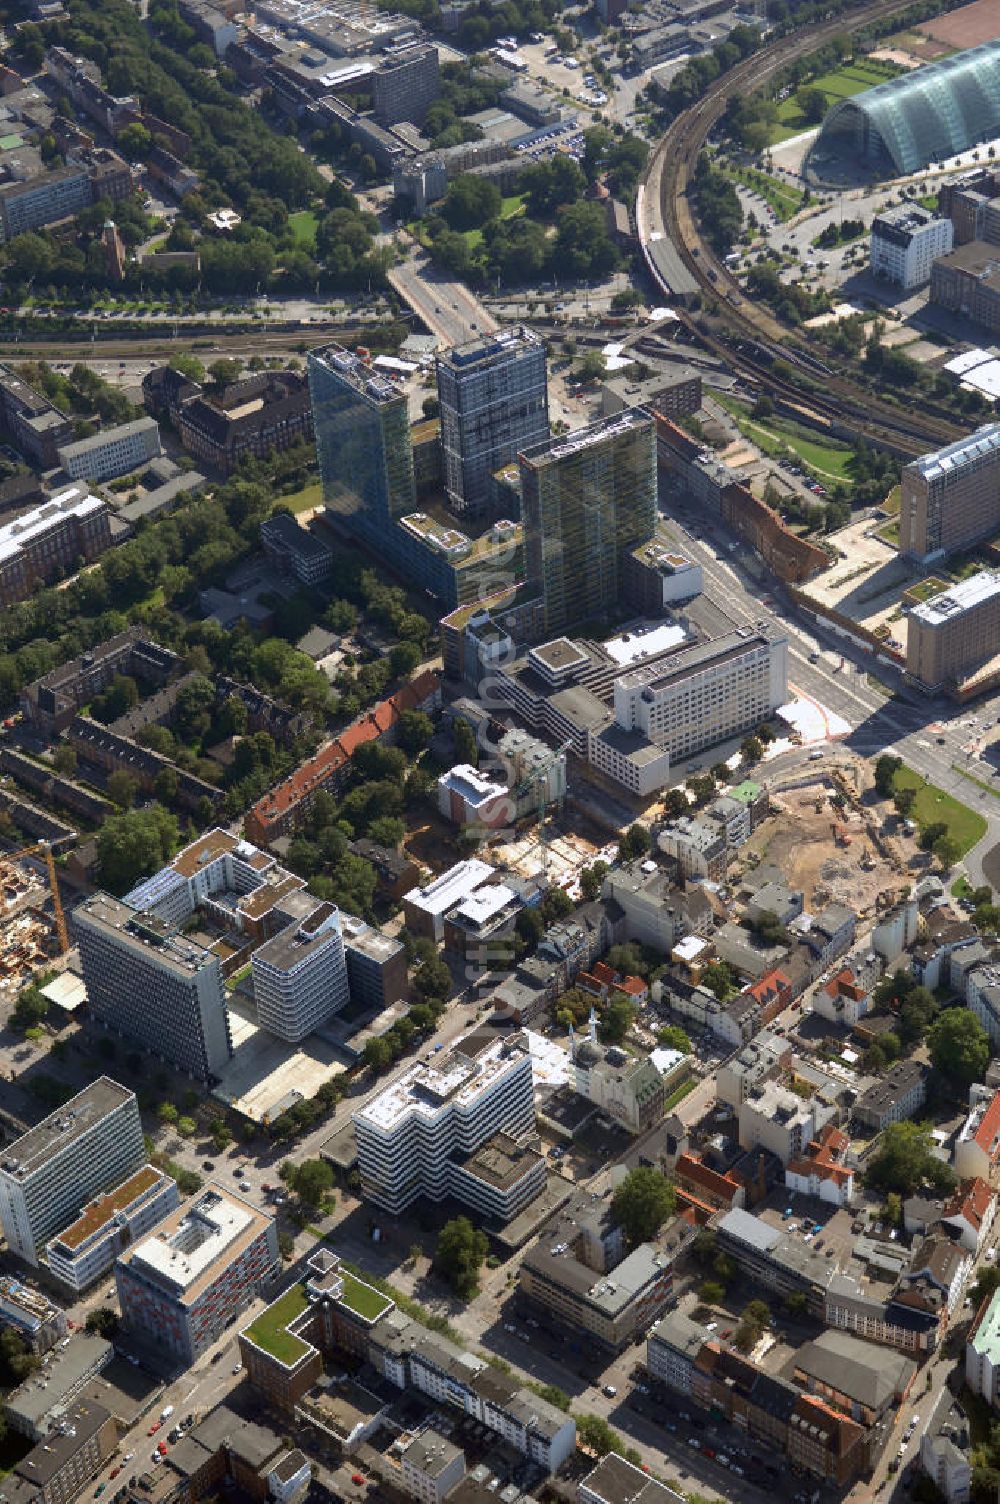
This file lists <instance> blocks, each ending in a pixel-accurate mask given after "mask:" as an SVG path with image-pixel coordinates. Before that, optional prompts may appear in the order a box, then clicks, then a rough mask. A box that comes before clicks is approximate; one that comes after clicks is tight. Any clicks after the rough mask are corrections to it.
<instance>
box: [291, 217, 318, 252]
mask: <svg viewBox="0 0 1000 1504" xmlns="http://www.w3.org/2000/svg"><path fill="white" fill-rule="evenodd" d="M288 223H289V226H290V228H291V231H292V234H293V235H294V236H295V240H296V243H297V244H298V245H300V246H301V247H302V249H303V250H304V251H314V250H315V249H316V226H317V225H318V224H319V220H318V219H317V218H316V216H315V214H314V213H313V212H312V210H311V209H300V210H299V212H298V213H297V214H289V216H288Z"/></svg>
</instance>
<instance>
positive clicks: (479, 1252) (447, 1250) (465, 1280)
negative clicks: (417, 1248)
mask: <svg viewBox="0 0 1000 1504" xmlns="http://www.w3.org/2000/svg"><path fill="white" fill-rule="evenodd" d="M489 1248H490V1245H489V1239H488V1238H487V1236H486V1234H485V1233H484V1232H483V1231H482V1229H481V1228H478V1227H473V1225H472V1223H471V1222H470V1221H469V1219H468V1217H454V1218H452V1220H451V1221H450V1222H446V1223H445V1225H444V1227H442V1229H441V1233H440V1236H439V1238H438V1243H437V1251H436V1253H435V1255H434V1264H435V1267H436V1268H437V1269H438V1270H439V1271H440V1272H441V1273H442V1274H443V1275H444V1277H445V1279H447V1281H448V1283H449V1284H450V1285H451V1287H452V1289H453V1290H454V1291H455V1293H456V1295H460V1296H461V1297H462V1298H463V1299H464V1300H469V1299H471V1297H472V1296H473V1295H474V1294H475V1293H476V1289H477V1282H478V1275H479V1269H480V1266H481V1265H482V1262H483V1260H484V1259H485V1257H486V1255H487V1253H488V1252H489Z"/></svg>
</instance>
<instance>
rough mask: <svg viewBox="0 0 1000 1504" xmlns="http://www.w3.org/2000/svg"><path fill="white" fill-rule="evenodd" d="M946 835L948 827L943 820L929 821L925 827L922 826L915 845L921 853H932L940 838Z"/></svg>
mask: <svg viewBox="0 0 1000 1504" xmlns="http://www.w3.org/2000/svg"><path fill="white" fill-rule="evenodd" d="M947 834H948V827H947V825H946V824H945V823H944V821H943V820H931V821H929V823H928V824H927V825H922V826H921V828H920V835H919V837H918V839H917V845H918V846H919V847H920V849H921V851H933V850H934V847H935V846H936V844H937V842H938V841H940V839H941V837H942V836H946V835H947Z"/></svg>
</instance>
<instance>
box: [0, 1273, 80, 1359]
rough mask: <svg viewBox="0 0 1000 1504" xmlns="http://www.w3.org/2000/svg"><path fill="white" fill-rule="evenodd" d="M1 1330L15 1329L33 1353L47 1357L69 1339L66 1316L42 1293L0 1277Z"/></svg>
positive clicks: (18, 1282)
mask: <svg viewBox="0 0 1000 1504" xmlns="http://www.w3.org/2000/svg"><path fill="white" fill-rule="evenodd" d="M0 1327H12V1328H13V1330H14V1331H15V1332H17V1334H18V1336H19V1337H21V1338H22V1339H23V1340H24V1342H25V1343H26V1344H27V1346H28V1347H29V1348H30V1349H31V1351H32V1352H33V1353H47V1352H48V1351H49V1349H50V1348H52V1347H55V1345H56V1343H57V1342H61V1341H62V1339H63V1338H64V1337H65V1335H66V1312H65V1311H64V1310H62V1309H61V1307H59V1306H57V1305H55V1304H54V1303H53V1302H52V1301H51V1300H50V1299H49V1297H48V1296H47V1295H45V1294H44V1293H43V1292H42V1291H41V1290H35V1289H33V1288H32V1287H31V1286H30V1285H24V1284H22V1283H21V1281H20V1280H19V1279H15V1278H14V1276H13V1275H11V1274H4V1275H0Z"/></svg>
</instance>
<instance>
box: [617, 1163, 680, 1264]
mask: <svg viewBox="0 0 1000 1504" xmlns="http://www.w3.org/2000/svg"><path fill="white" fill-rule="evenodd" d="M674 1205H675V1196H674V1188H673V1186H672V1185H671V1184H670V1181H669V1180H667V1178H666V1176H665V1175H661V1174H660V1171H659V1170H655V1169H653V1167H652V1166H651V1165H639V1166H638V1167H637V1168H636V1169H634V1170H630V1171H629V1173H628V1175H626V1177H625V1179H624V1180H623V1181H622V1183H621V1185H620V1186H619V1187H618V1189H617V1190H616V1191H615V1193H614V1195H613V1197H612V1198H611V1215H612V1216H613V1218H614V1220H615V1221H616V1222H617V1223H618V1225H619V1227H621V1229H622V1231H623V1232H624V1234H625V1236H626V1238H627V1239H628V1241H629V1242H630V1243H631V1244H633V1245H635V1244H637V1243H646V1242H648V1241H649V1239H650V1238H652V1237H655V1236H656V1234H657V1233H658V1232H659V1230H660V1228H661V1227H662V1226H663V1223H664V1222H665V1221H666V1219H667V1217H668V1216H669V1215H670V1213H671V1212H672V1211H673V1209H674Z"/></svg>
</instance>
